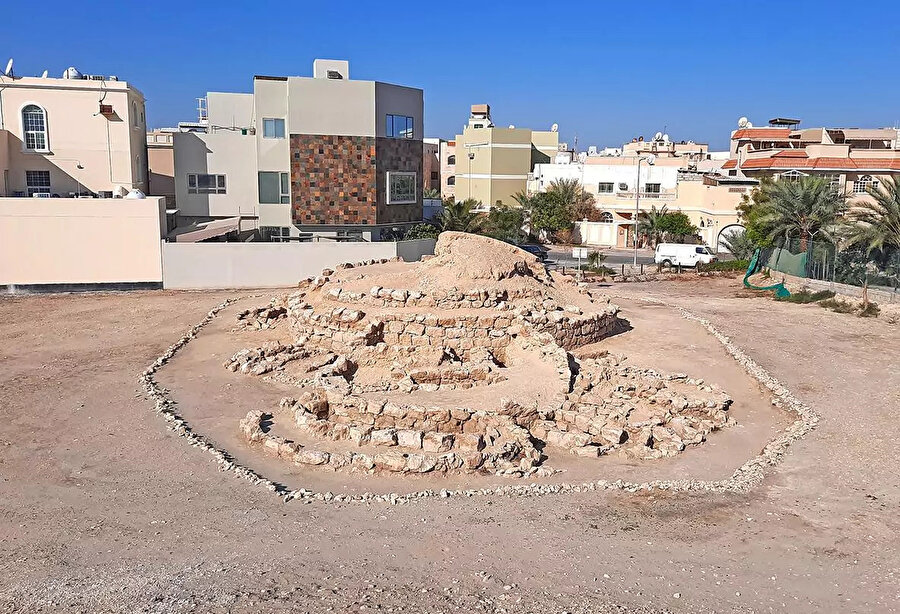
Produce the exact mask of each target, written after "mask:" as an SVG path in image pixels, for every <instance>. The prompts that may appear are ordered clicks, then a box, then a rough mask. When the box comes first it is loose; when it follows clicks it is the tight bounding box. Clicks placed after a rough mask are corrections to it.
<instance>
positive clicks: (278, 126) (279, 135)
mask: <svg viewBox="0 0 900 614" xmlns="http://www.w3.org/2000/svg"><path fill="white" fill-rule="evenodd" d="M263 138H264V139H283V138H284V120H283V119H271V118H269V119H263Z"/></svg>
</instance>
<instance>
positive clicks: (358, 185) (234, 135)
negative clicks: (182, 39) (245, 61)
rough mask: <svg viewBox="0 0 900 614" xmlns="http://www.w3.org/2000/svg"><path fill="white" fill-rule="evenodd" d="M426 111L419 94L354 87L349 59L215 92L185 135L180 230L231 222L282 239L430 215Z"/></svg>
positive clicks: (369, 232)
mask: <svg viewBox="0 0 900 614" xmlns="http://www.w3.org/2000/svg"><path fill="white" fill-rule="evenodd" d="M423 114H424V107H423V92H422V90H421V89H416V88H410V87H404V86H399V85H391V84H388V83H381V82H377V81H362V80H352V79H350V66H349V63H348V62H346V61H340V60H316V61H315V62H314V63H313V76H312V77H280V76H274V77H273V76H261V75H257V76H255V77H254V79H253V92H252V93H219V92H210V93H209V94H207V96H206V98H205V99H203V100H202V101H201V104H200V117H199V118H198V122H196V123H192V124H190V126H185V127H184V130H188V129H190V130H191V131H190V132H187V131H181V132H178V133H176V134H175V184H176V185H175V189H176V202H177V206H178V210H179V220H180V221H179V224H181V223H182V222H187V223H190V222H202V221H207V220H212V219H219V220H221V219H226V218H227V219H231V220H236V221H235V222H234V224H236V225H237V226H239V229H240V231H242V232H249V231H255V232H257V233H258V234H259V235H261V236H262V237H263V238H269V239H273V240H288V239H291V238H301V237H302V238H308V237H311V236H313V235H315V236H317V237H320V238H322V237H330V238H334V239H359V240H378V239H380V238H381V237H382V235H386V234H393V233H394V232H395V231H396V230H399V228H400V227H402V226H406V225H410V224H415V223H417V222H419V221H421V220H422V190H423V185H424V182H423V140H422V130H423ZM226 226H227V225H224V226H223V228H225V227H226ZM395 229H396V230H395ZM232 230H233V228H232Z"/></svg>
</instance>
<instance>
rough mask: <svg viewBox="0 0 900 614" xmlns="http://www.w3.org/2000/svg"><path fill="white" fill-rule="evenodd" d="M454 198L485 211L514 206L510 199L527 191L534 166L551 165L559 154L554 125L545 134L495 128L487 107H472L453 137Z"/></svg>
mask: <svg viewBox="0 0 900 614" xmlns="http://www.w3.org/2000/svg"><path fill="white" fill-rule="evenodd" d="M455 149H456V153H455V154H454V156H455V158H454V160H453V162H454V166H455V175H453V177H454V183H455V197H456V198H457V199H458V200H465V199H469V198H472V199H474V200H477V201H479V202H481V203H482V205H483V206H484V208H486V209H489V208H490V207H491V206H493V205H495V204H496V203H503V204H505V205H515V200H514V199H513V195H514V194H515V193H516V192H520V191H521V192H524V191H525V189H526V188H527V183H528V177H529V173H530V172H531V171H532V169H533V168H534V165H535V164H546V163H549V162H551V161H552V160H553V159H554V158H555V157H556V154H557V151H558V150H559V134H558V132H557V130H556V125H555V124H554V126H553V128H552V129H551V130H548V131H534V130H531V129H529V128H516V127H515V126H510V127H508V128H498V127H496V126H494V124H493V122H492V120H491V108H490V106H489V105H487V104H476V105H472V108H471V113H470V115H469V123H468V124H467V125H466V126H465V127H464V128H463V131H462V134H459V135H457V136H456V140H455Z"/></svg>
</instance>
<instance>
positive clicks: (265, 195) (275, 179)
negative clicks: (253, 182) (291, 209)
mask: <svg viewBox="0 0 900 614" xmlns="http://www.w3.org/2000/svg"><path fill="white" fill-rule="evenodd" d="M259 202H260V204H263V205H278V204H282V205H289V204H290V203H291V182H290V177H288V174H287V173H277V172H272V171H260V173H259Z"/></svg>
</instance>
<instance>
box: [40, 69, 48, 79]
mask: <svg viewBox="0 0 900 614" xmlns="http://www.w3.org/2000/svg"><path fill="white" fill-rule="evenodd" d="M49 74H50V71H49V70H45V71H44V72H42V73H41V79H46V78H47V75H49Z"/></svg>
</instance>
